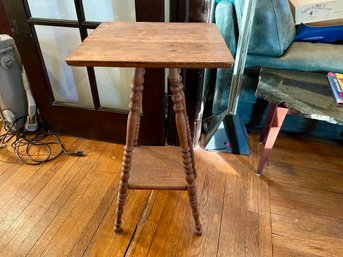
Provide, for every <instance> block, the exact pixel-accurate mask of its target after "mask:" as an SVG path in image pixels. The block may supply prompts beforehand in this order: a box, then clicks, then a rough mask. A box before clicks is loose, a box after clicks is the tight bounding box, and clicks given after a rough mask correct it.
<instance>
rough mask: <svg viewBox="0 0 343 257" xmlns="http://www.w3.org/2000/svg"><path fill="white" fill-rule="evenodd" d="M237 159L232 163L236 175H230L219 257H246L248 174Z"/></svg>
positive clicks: (226, 191)
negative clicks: (242, 169) (246, 179)
mask: <svg viewBox="0 0 343 257" xmlns="http://www.w3.org/2000/svg"><path fill="white" fill-rule="evenodd" d="M241 161H242V160H239V158H236V160H235V162H233V163H232V168H233V170H234V171H235V172H234V173H235V174H232V175H231V174H228V176H227V178H226V186H225V199H224V203H223V205H224V209H223V217H222V225H221V232H220V241H219V248H218V256H245V253H246V247H245V243H246V242H245V236H246V233H247V231H246V227H245V226H246V222H247V221H246V218H247V192H246V189H247V184H246V181H244V179H245V178H246V173H245V172H244V171H241V170H240V167H241V163H240V162H241Z"/></svg>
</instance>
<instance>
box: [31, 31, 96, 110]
mask: <svg viewBox="0 0 343 257" xmlns="http://www.w3.org/2000/svg"><path fill="white" fill-rule="evenodd" d="M35 29H36V33H37V37H38V41H39V44H40V48H41V51H42V54H43V59H44V62H45V67H46V70H47V72H48V76H49V80H50V85H51V89H52V91H53V95H54V98H55V101H56V102H59V103H64V104H65V105H73V106H79V107H86V108H93V101H92V94H91V90H90V85H89V80H88V75H87V70H86V68H83V67H78V68H75V67H70V66H68V65H67V64H66V62H65V61H64V59H65V58H66V57H67V56H68V55H69V54H70V53H71V52H72V51H73V50H75V49H76V48H77V46H78V45H79V44H80V43H81V39H80V35H79V30H78V29H75V28H64V27H52V26H41V25H36V26H35Z"/></svg>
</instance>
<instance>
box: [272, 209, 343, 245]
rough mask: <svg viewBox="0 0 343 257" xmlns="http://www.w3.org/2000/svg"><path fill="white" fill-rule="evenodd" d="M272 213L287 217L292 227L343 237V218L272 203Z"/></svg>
mask: <svg viewBox="0 0 343 257" xmlns="http://www.w3.org/2000/svg"><path fill="white" fill-rule="evenodd" d="M271 213H272V215H278V216H280V217H282V218H283V219H286V220H287V221H288V223H289V224H291V225H292V227H296V228H299V229H301V230H305V231H308V232H314V233H317V234H320V235H325V236H331V237H336V238H341V239H343V220H342V219H337V218H334V217H329V216H321V215H320V214H318V213H311V212H307V211H301V210H298V209H293V208H288V207H284V206H279V205H275V204H272V205H271Z"/></svg>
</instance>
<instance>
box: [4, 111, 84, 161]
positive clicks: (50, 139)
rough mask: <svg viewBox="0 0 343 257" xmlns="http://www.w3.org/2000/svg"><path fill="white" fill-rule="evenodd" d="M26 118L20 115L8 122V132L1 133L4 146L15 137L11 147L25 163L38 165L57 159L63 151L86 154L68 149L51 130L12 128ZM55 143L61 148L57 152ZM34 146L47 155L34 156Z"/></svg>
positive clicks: (75, 154)
mask: <svg viewBox="0 0 343 257" xmlns="http://www.w3.org/2000/svg"><path fill="white" fill-rule="evenodd" d="M24 118H26V117H19V118H18V119H16V120H15V121H14V122H13V123H12V124H10V125H8V124H6V126H4V127H5V130H6V132H5V133H4V134H2V135H0V144H1V145H0V147H4V146H5V145H7V144H8V143H9V142H11V141H12V139H13V138H14V141H13V142H12V143H11V147H12V148H13V151H14V152H15V154H16V155H17V157H18V159H19V160H20V161H22V162H23V163H25V164H29V165H38V164H42V163H45V162H48V161H52V160H55V159H56V158H57V157H59V156H60V155H61V154H63V153H64V154H66V155H72V156H77V157H80V156H84V153H83V152H82V151H76V152H69V151H67V150H66V148H65V146H64V145H63V143H62V141H61V139H60V138H59V137H58V136H57V135H55V134H51V133H50V132H26V131H24V130H20V131H15V130H13V129H12V128H13V126H14V125H15V124H16V122H18V120H20V119H24ZM54 145H55V146H56V145H57V146H58V148H59V150H57V152H56V149H55V148H54ZM32 147H36V148H38V149H39V151H38V152H40V150H42V149H45V157H44V158H38V157H34V156H33V155H32V154H31V153H30V150H31V148H32Z"/></svg>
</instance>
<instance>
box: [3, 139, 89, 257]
mask: <svg viewBox="0 0 343 257" xmlns="http://www.w3.org/2000/svg"><path fill="white" fill-rule="evenodd" d="M90 143H91V142H90V141H87V142H86V145H87V144H90ZM81 146H82V144H81ZM84 162H85V158H71V159H68V160H67V161H66V162H65V165H63V166H62V168H61V169H59V172H58V174H57V175H55V176H54V177H53V179H52V180H50V181H49V183H48V185H47V187H45V188H44V189H43V190H42V191H41V192H40V193H39V194H38V195H37V196H36V197H35V199H34V200H33V201H32V203H31V204H30V205H29V206H28V207H27V208H26V209H25V210H24V211H23V212H22V213H21V214H20V216H19V217H18V218H17V219H16V220H15V222H13V223H12V224H11V226H10V227H9V228H8V229H7V230H6V232H5V233H4V234H3V235H2V236H1V238H0V245H3V246H5V247H3V248H2V251H1V252H0V254H1V253H8V252H10V250H12V251H16V249H17V247H18V246H19V244H20V243H21V242H22V241H24V240H25V238H26V237H27V236H28V235H29V234H30V232H31V231H32V230H33V229H34V228H35V226H36V225H37V224H38V223H39V222H40V220H41V218H43V217H45V215H46V214H51V213H53V212H51V213H49V212H48V211H49V209H50V206H52V204H54V203H55V204H56V203H57V206H58V207H57V210H56V211H58V210H60V209H61V207H62V206H63V204H64V202H65V201H66V199H68V197H59V196H60V194H61V193H62V192H63V193H64V191H63V190H64V189H65V188H66V186H67V185H68V183H69V182H70V181H71V180H72V178H73V176H74V175H75V172H77V171H78V169H79V167H80V166H81V165H82V164H83V163H84ZM75 164H76V165H77V166H78V167H73V166H74V165H75ZM73 168H74V169H73ZM49 185H50V186H49ZM73 190H75V188H72V189H71V191H73ZM56 201H57V202H56ZM19 231H20V233H18V232H19Z"/></svg>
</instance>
